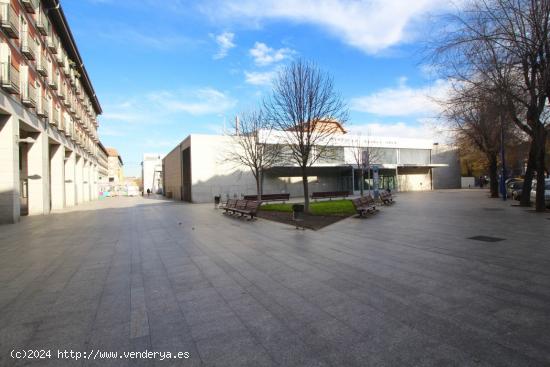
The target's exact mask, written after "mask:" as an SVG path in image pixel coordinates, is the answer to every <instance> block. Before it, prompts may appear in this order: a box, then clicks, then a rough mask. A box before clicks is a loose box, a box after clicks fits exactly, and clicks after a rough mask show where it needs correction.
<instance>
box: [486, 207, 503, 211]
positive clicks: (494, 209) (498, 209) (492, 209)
mask: <svg viewBox="0 0 550 367" xmlns="http://www.w3.org/2000/svg"><path fill="white" fill-rule="evenodd" d="M483 210H485V211H488V212H503V211H504V209H502V208H483Z"/></svg>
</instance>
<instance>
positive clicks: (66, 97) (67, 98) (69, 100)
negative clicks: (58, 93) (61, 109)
mask: <svg viewBox="0 0 550 367" xmlns="http://www.w3.org/2000/svg"><path fill="white" fill-rule="evenodd" d="M63 106H65V107H70V106H71V99H70V98H69V96H65V100H64V101H63Z"/></svg>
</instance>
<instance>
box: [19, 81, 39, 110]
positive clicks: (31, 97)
mask: <svg viewBox="0 0 550 367" xmlns="http://www.w3.org/2000/svg"><path fill="white" fill-rule="evenodd" d="M21 103H22V104H23V106H26V107H29V108H34V107H36V88H35V87H34V86H33V85H31V84H29V83H26V84H25V85H24V86H23V91H22V93H21Z"/></svg>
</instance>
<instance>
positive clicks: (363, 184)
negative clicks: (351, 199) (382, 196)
mask: <svg viewBox="0 0 550 367" xmlns="http://www.w3.org/2000/svg"><path fill="white" fill-rule="evenodd" d="M364 186H365V170H364V169H363V168H361V185H360V186H359V187H360V189H361V197H363V194H364V192H365V187H364Z"/></svg>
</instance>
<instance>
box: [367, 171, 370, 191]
mask: <svg viewBox="0 0 550 367" xmlns="http://www.w3.org/2000/svg"><path fill="white" fill-rule="evenodd" d="M367 182H368V183H369V196H370V165H369V166H368V167H367Z"/></svg>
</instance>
